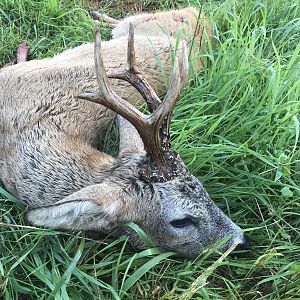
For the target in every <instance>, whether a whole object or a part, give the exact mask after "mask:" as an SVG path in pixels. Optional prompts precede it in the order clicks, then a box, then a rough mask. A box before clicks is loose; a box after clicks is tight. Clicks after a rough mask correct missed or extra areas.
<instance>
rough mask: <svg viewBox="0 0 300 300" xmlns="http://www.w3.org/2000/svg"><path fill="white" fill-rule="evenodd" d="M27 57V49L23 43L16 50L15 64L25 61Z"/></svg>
mask: <svg viewBox="0 0 300 300" xmlns="http://www.w3.org/2000/svg"><path fill="white" fill-rule="evenodd" d="M28 55H29V47H28V46H27V45H26V44H25V43H22V44H20V45H19V47H18V50H17V64H19V63H21V62H25V61H27V59H28Z"/></svg>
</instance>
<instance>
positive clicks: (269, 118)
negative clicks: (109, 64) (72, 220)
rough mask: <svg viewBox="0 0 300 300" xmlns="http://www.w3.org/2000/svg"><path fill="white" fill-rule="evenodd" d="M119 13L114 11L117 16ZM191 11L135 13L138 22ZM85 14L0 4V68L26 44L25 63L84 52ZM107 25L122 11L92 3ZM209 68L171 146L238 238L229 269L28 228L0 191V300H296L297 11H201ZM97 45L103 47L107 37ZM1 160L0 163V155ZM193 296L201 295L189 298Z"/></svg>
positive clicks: (186, 103)
mask: <svg viewBox="0 0 300 300" xmlns="http://www.w3.org/2000/svg"><path fill="white" fill-rule="evenodd" d="M124 3H125V4H124ZM188 3H190V4H194V5H195V4H197V2H196V1H183V0H176V1H175V0H173V1H171V0H170V1H159V0H153V1H143V8H144V9H146V10H160V9H166V8H170V7H181V6H187V5H188ZM89 5H90V2H88V1H85V2H84V3H80V2H79V1H74V2H73V1H67V0H66V1H60V2H59V1H57V0H48V1H32V0H20V1H16V0H1V4H0V30H1V31H0V65H2V64H4V63H6V62H8V61H9V60H11V59H13V58H14V57H15V49H16V47H17V45H18V44H19V43H20V42H22V41H26V42H27V43H28V44H29V46H30V48H31V58H32V59H33V58H41V57H47V56H50V55H53V54H54V53H58V52H60V51H62V50H63V49H66V48H68V47H73V46H75V45H79V44H81V43H83V42H86V41H92V33H91V26H92V21H91V20H90V17H89V15H88V11H89V10H88V8H89ZM101 9H102V10H103V11H105V12H107V13H108V14H110V15H113V16H115V17H116V16H120V15H124V14H126V13H127V12H128V11H129V8H128V6H127V2H123V1H103V2H102V1H101ZM204 10H205V12H206V13H207V14H208V15H209V16H210V17H211V18H212V20H213V21H214V24H215V35H216V39H217V42H216V45H215V47H214V49H213V51H212V52H210V53H208V54H207V56H208V58H209V59H210V66H209V68H207V69H206V70H204V71H203V72H202V74H198V75H197V76H195V77H194V78H193V79H192V80H191V82H190V84H189V86H188V87H187V88H186V90H185V92H184V95H183V97H182V98H181V100H180V103H179V104H178V107H177V108H176V111H175V114H174V118H173V119H174V121H173V128H172V129H173V131H172V137H173V146H174V148H175V149H177V150H178V151H179V152H180V153H181V156H182V158H183V159H184V161H185V162H186V163H187V164H188V166H189V168H190V170H191V172H192V173H193V174H195V175H196V176H198V177H199V179H201V180H202V182H203V183H204V186H205V187H206V189H207V190H208V192H209V193H210V195H211V197H212V198H213V199H215V201H216V202H217V203H218V205H219V206H220V207H221V208H222V210H223V211H224V212H226V213H227V214H228V215H229V216H230V217H231V219H233V220H234V221H235V222H236V223H238V224H239V225H240V226H241V227H242V228H245V229H247V231H248V234H249V236H250V238H251V240H252V249H251V250H250V251H245V252H244V253H241V256H239V257H229V256H228V257H226V258H225V257H221V258H220V257H219V256H218V255H211V254H210V253H204V254H203V255H202V256H200V257H199V258H198V259H196V260H193V261H191V260H182V259H178V258H176V257H173V256H172V255H171V254H170V253H164V254H161V253H159V252H158V251H157V250H156V249H153V248H150V249H148V250H145V251H142V252H139V253H136V252H134V251H133V250H132V249H131V247H130V246H129V245H128V243H127V240H126V239H125V238H121V239H118V240H116V239H113V238H111V237H109V236H108V237H105V238H104V239H103V240H101V242H95V241H93V240H91V239H89V238H88V237H87V236H85V235H84V234H83V233H78V234H76V235H74V234H71V233H63V232H60V231H57V230H51V229H39V228H30V227H28V226H26V224H25V221H24V215H23V212H24V208H23V207H21V206H20V205H18V204H17V203H16V201H15V199H14V197H12V196H11V195H9V194H8V193H7V192H6V191H5V190H4V189H3V188H0V194H2V196H3V197H2V200H0V201H1V202H0V203H1V206H0V216H1V222H4V223H10V224H14V225H15V226H9V227H5V226H3V225H2V226H1V227H0V232H1V235H0V239H1V244H0V253H1V258H0V295H1V296H0V297H2V298H3V299H294V300H295V299H300V147H299V146H300V141H299V131H300V127H299V122H300V57H299V53H300V43H299V42H300V19H299V16H300V5H299V4H296V2H295V1H292V0H286V1H280V0H263V1H246V0H242V1H234V0H225V1H213V2H209V3H206V2H205V4H204ZM104 36H105V37H106V38H109V32H108V31H105V32H104ZM0 155H1V153H0ZM199 287H201V288H199Z"/></svg>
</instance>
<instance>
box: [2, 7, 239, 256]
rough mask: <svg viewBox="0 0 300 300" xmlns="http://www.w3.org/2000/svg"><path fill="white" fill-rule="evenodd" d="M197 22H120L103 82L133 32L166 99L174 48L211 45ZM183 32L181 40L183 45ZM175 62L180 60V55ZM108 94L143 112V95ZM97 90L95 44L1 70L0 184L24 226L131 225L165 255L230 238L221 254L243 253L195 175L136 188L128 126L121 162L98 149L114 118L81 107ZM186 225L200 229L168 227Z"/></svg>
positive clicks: (186, 17) (163, 18)
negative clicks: (20, 209) (17, 203)
mask: <svg viewBox="0 0 300 300" xmlns="http://www.w3.org/2000/svg"><path fill="white" fill-rule="evenodd" d="M198 15H199V12H198V10H197V9H196V8H186V9H182V10H178V11H169V12H161V13H156V14H142V15H138V16H132V17H128V18H125V19H124V20H123V21H120V22H119V21H118V22H117V23H116V24H114V25H115V28H114V29H113V32H112V36H113V39H112V40H110V41H106V42H102V51H103V57H104V65H105V67H106V70H107V73H108V74H110V73H111V72H116V71H118V70H122V69H124V68H125V67H126V53H127V39H128V38H127V35H128V26H129V23H130V22H131V23H132V24H133V27H134V29H135V41H134V44H135V52H136V60H137V65H138V68H139V71H140V72H141V73H142V74H144V76H145V78H146V79H147V81H148V82H149V84H150V85H151V86H152V87H153V89H154V90H155V91H156V93H157V94H159V95H161V94H164V93H165V92H166V90H167V87H168V80H169V78H170V76H171V73H172V69H173V65H172V59H171V55H170V51H171V49H172V48H175V45H176V38H177V39H179V40H183V39H185V40H187V42H188V47H189V41H190V39H191V37H193V36H194V35H195V41H196V43H195V44H197V45H199V44H200V41H201V40H202V38H203V36H204V35H206V36H207V37H208V40H209V39H210V40H211V39H212V30H211V27H210V24H209V22H208V21H206V20H205V19H202V20H200V21H199V20H198V21H197V17H198ZM198 24H199V25H200V29H199V28H197V25H198ZM182 27H183V28H184V31H185V35H181V36H179V35H178V33H177V32H178V30H179V28H182ZM202 47H203V45H202ZM195 51H196V52H192V53H194V54H193V55H192V56H191V59H192V60H193V59H194V65H195V69H196V70H198V71H199V70H200V69H201V66H202V62H201V60H200V59H199V51H201V50H199V49H198V50H195ZM197 51H198V54H197ZM177 53H178V57H179V60H180V57H181V55H180V54H181V49H180V47H178V49H177ZM197 55H198V56H197ZM165 79H167V81H166V80H165ZM110 84H111V86H112V89H113V90H114V91H115V92H116V93H117V94H118V95H120V96H121V97H123V98H124V99H126V100H127V101H129V102H130V103H132V104H135V105H138V104H140V103H142V97H141V95H140V94H139V93H138V92H137V91H136V89H135V88H133V87H132V86H131V85H130V84H128V83H127V82H124V81H122V80H118V79H110ZM97 88H98V86H97V81H96V74H95V65H94V49H93V45H92V44H84V45H81V46H78V47H76V48H74V49H69V50H66V51H65V52H63V53H61V54H59V55H56V56H54V57H53V58H47V59H42V60H32V61H29V62H24V63H20V64H16V65H14V66H10V67H7V68H3V69H1V70H0V152H1V155H0V176H1V178H0V179H1V181H2V182H3V184H4V186H5V187H6V189H7V190H8V191H9V192H11V193H12V194H14V195H15V196H16V197H18V198H19V199H20V200H21V201H22V202H23V203H24V204H25V205H26V207H27V209H26V218H27V220H28V221H29V222H30V223H31V224H34V225H37V226H46V227H47V226H49V227H55V228H65V229H69V230H100V231H111V230H113V229H116V228H120V227H122V225H124V224H126V223H127V222H129V221H133V222H136V223H137V224H138V225H140V227H141V228H142V229H144V230H145V231H146V233H147V234H148V235H149V236H150V238H151V239H152V240H153V242H154V243H155V244H156V245H157V246H158V247H160V248H161V249H162V250H171V251H175V252H177V253H178V254H180V255H183V256H187V257H194V256H197V255H198V254H200V253H201V251H202V250H203V249H204V248H205V247H207V246H209V245H211V244H212V243H213V242H214V241H218V240H220V239H222V238H224V237H225V236H228V235H233V237H231V238H230V239H229V241H228V242H226V243H225V244H224V245H223V246H222V247H223V248H221V250H224V249H227V248H228V247H229V246H230V245H231V244H233V243H243V241H244V237H243V234H242V233H240V232H238V231H240V229H239V227H238V226H237V225H235V224H234V223H233V222H232V221H230V220H229V219H228V218H227V217H226V216H225V215H224V214H223V213H222V212H221V211H220V210H219V209H218V208H217V207H216V206H215V205H214V204H213V203H212V201H211V200H210V199H209V196H208V194H207V193H206V191H205V190H204V188H203V187H202V185H201V183H200V182H199V181H198V179H196V178H195V177H193V176H192V175H190V174H189V173H187V174H185V175H184V176H181V177H178V178H175V179H173V180H170V181H168V182H166V183H153V184H152V183H146V182H144V181H142V180H141V179H139V173H138V170H139V166H140V165H141V164H142V163H145V162H147V159H148V158H147V155H146V153H145V150H144V148H143V143H142V142H141V139H140V137H139V135H138V133H137V131H136V130H135V128H134V127H133V126H132V125H131V124H130V123H129V122H128V121H126V120H124V119H123V118H119V122H120V125H119V126H120V135H121V138H120V153H119V156H118V157H117V158H113V157H112V156H110V155H108V154H106V153H104V152H101V151H100V150H98V149H97V142H98V139H99V137H100V136H101V134H103V133H104V132H105V130H106V129H107V126H108V124H109V123H110V122H111V121H112V119H113V118H114V117H115V113H114V112H112V111H111V110H109V109H108V108H106V107H104V106H102V105H99V104H96V103H91V102H89V101H84V100H82V99H79V98H78V97H77V96H78V95H79V94H81V93H83V92H86V91H96V90H97ZM189 215H192V216H193V219H195V220H196V219H197V221H195V224H196V222H197V226H196V225H195V226H193V228H192V227H191V226H186V227H188V228H185V229H184V230H185V231H180V232H179V231H178V230H177V229H176V230H173V229H169V228H168V226H169V225H168V224H169V223H170V220H172V219H174V218H175V219H179V220H182V219H185V216H189ZM198 220H201V222H200V221H198ZM216 224H217V225H216ZM188 225H191V224H188ZM194 227H195V228H194ZM172 228H173V227H172ZM125 231H126V234H129V235H130V236H131V241H132V243H133V244H134V245H137V246H141V245H142V243H141V241H140V240H139V239H138V237H137V236H136V235H135V234H134V233H132V232H129V231H128V230H125ZM237 232H238V233H237Z"/></svg>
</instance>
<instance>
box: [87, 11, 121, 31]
mask: <svg viewBox="0 0 300 300" xmlns="http://www.w3.org/2000/svg"><path fill="white" fill-rule="evenodd" d="M92 18H93V19H94V20H98V21H102V22H104V23H105V24H106V25H107V26H109V27H110V28H114V27H116V26H117V25H118V24H119V23H120V21H119V20H116V19H114V18H111V17H109V16H108V15H106V14H100V13H99V12H98V11H96V10H93V11H92Z"/></svg>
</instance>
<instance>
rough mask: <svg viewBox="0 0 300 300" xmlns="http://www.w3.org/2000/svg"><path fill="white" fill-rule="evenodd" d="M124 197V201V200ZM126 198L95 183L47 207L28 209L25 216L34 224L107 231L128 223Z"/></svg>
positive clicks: (128, 207) (128, 205)
mask: <svg viewBox="0 0 300 300" xmlns="http://www.w3.org/2000/svg"><path fill="white" fill-rule="evenodd" d="M126 200H127V201H126ZM131 203H132V201H130V198H129V197H128V196H127V199H126V194H125V193H124V192H123V191H122V190H121V189H120V188H119V187H114V186H111V185H108V184H104V183H103V184H96V185H92V186H89V187H86V188H83V189H81V190H80V191H78V192H75V193H73V194H71V195H70V196H68V197H66V198H64V199H63V200H61V201H58V202H56V203H54V204H52V205H49V206H43V207H39V208H34V209H30V210H28V211H27V212H26V219H27V220H28V222H29V223H31V224H33V225H36V226H43V227H54V228H63V229H69V230H111V229H113V228H114V227H116V226H117V225H118V223H124V222H128V221H130V220H127V219H128V216H129V215H128V213H127V212H128V209H132V208H131Z"/></svg>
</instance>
